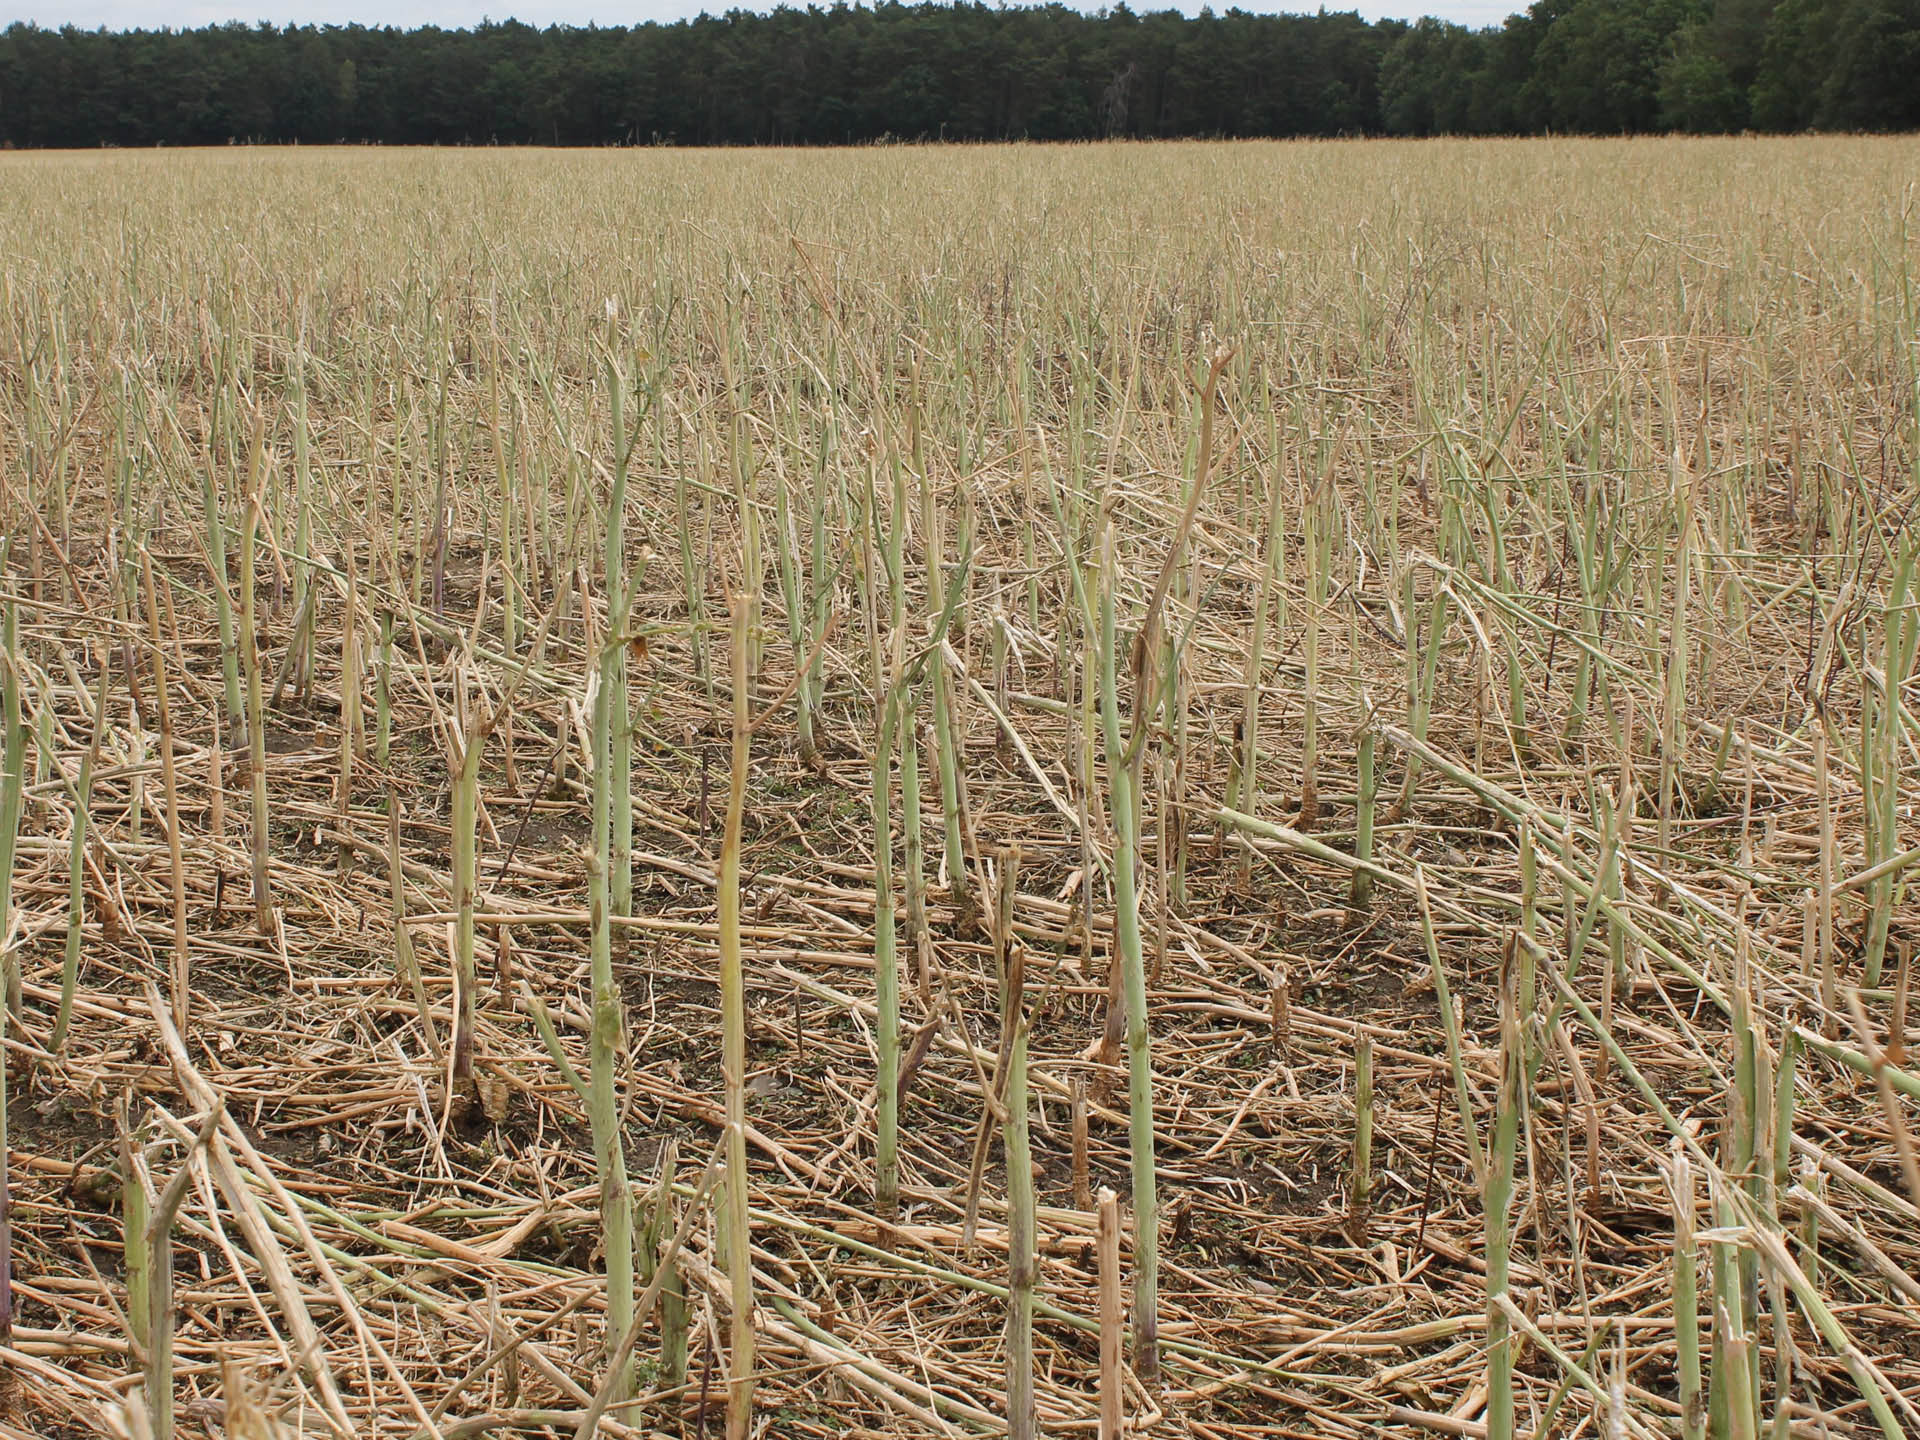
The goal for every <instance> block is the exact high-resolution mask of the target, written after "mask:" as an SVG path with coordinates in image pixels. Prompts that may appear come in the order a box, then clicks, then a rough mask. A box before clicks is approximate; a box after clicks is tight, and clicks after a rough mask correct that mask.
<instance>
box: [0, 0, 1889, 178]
mask: <svg viewBox="0 0 1920 1440" xmlns="http://www.w3.org/2000/svg"><path fill="white" fill-rule="evenodd" d="M1916 75H1920V0H1779V3H1777V4H1775V3H1770V0H1536V3H1535V4H1533V5H1532V6H1530V7H1529V8H1528V9H1527V10H1526V11H1525V12H1524V13H1522V14H1517V15H1513V16H1510V17H1509V18H1508V19H1507V20H1506V22H1505V23H1504V24H1502V25H1499V26H1494V27H1489V28H1486V29H1478V30H1475V29H1468V28H1465V27H1463V26H1459V25H1454V24H1450V23H1447V22H1445V21H1440V20H1434V19H1423V20H1420V21H1417V22H1414V23H1408V22H1405V21H1400V20H1382V21H1379V22H1373V23H1370V22H1368V21H1366V20H1363V19H1362V18H1361V17H1360V16H1359V15H1358V14H1354V13H1332V12H1328V11H1325V10H1322V11H1320V12H1319V13H1317V14H1313V15H1265V14H1252V13H1249V12H1246V11H1242V10H1228V11H1226V12H1224V13H1219V14H1216V13H1213V12H1212V11H1203V12H1202V13H1201V14H1199V15H1197V16H1194V17H1186V16H1183V15H1181V14H1180V13H1179V12H1177V11H1162V12H1156V13H1136V12H1135V11H1133V10H1130V9H1128V8H1127V7H1126V6H1124V5H1121V6H1116V7H1115V8H1113V9H1110V10H1105V11H1101V12H1100V13H1098V14H1092V15H1089V14H1085V13H1083V12H1080V11H1077V10H1072V9H1069V8H1067V7H1066V6H1063V5H1044V6H1033V7H1024V6H1022V7H1004V6H1003V7H989V6H986V5H981V4H945V5H943V4H922V5H900V4H891V3H887V4H880V5H875V6H871V7H868V6H850V5H844V4H839V5H834V6H833V7H831V8H827V9H822V8H819V7H814V6H809V7H808V8H806V9H804V10H797V9H791V8H786V7H782V8H779V9H776V10H773V11H771V12H769V13H765V14H760V13H754V12H750V11H742V10H734V11H729V12H727V13H726V14H723V15H701V16H700V17H699V18H697V19H693V20H686V21H680V22H676V23H673V24H645V25H637V26H633V27H631V28H622V27H611V28H601V27H594V26H589V27H585V28H579V27H570V26H552V27H548V28H546V29H539V28H535V27H533V26H529V25H524V24H520V23H518V22H514V21H508V22H506V23H501V24H493V23H488V24H482V25H480V26H478V27H476V28H474V29H471V30H442V29H437V28H433V27H427V28H423V29H417V30H400V29H395V28H391V27H383V28H372V27H365V26H359V25H349V26H324V27H314V26H286V27H284V28H283V27H276V26H274V25H270V24H260V25H255V26H247V25H241V24H230V25H219V26H210V27H207V28H204V29H197V30H140V31H128V32H112V31H107V30H80V29H75V28H71V27H69V28H65V29H60V30H49V29H44V28H41V27H38V26H34V25H28V24H15V25H12V26H10V27H9V28H7V29H6V30H5V31H0V145H7V146H15V147H51V146H72V147H82V146H87V147H91V146H99V145H121V146H127V145H213V144H227V143H236V142H263V143H290V142H299V143H303V144H320V143H331V142H340V141H345V142H376V143H385V144H494V143H498V144H529V143H531V144H551V145H606V144H686V145H748V144H779V145H819V144H848V143H862V142H872V141H878V140H885V139H894V140H922V139H926V140H932V139H945V140H1006V139H1022V138H1024V139H1033V140H1082V139H1096V138H1103V137H1132V138H1165V137H1178V136H1334V135H1369V134H1372V135H1433V134H1484V135H1528V134H1543V133H1548V132H1554V133H1584V134H1608V135H1617V134H1631V133H1642V132H1658V131H1676V130H1678V131H1694V132H1729V131H1737V130H1744V129H1755V130H1770V131H1794V130H1806V129H1845V130H1908V129H1916V128H1920V81H1917V80H1916V79H1915V77H1916Z"/></svg>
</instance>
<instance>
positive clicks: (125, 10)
mask: <svg viewBox="0 0 1920 1440" xmlns="http://www.w3.org/2000/svg"><path fill="white" fill-rule="evenodd" d="M730 3H741V4H743V5H744V6H745V8H750V9H757V10H764V9H767V8H768V7H769V5H770V4H771V0H706V3H705V4H702V3H701V0H379V3H372V0H0V28H4V26H5V25H6V24H8V23H10V22H12V21H15V20H31V21H33V22H35V23H36V24H39V25H46V26H60V25H79V26H83V27H85V28H88V29H91V28H93V27H95V26H98V25H104V26H106V27H107V28H109V29H112V30H130V29H135V28H141V29H154V28H157V27H159V26H170V27H173V28H175V29H183V28H192V27H194V26H199V25H214V24H219V23H221V22H223V21H227V20H245V21H249V22H251V21H255V20H271V21H273V22H274V23H275V24H281V25H284V24H288V23H290V22H297V23H299V24H303V25H329V24H331V25H348V24H353V23H355V22H358V23H359V24H362V25H400V26H405V27H412V26H415V25H441V26H446V27H449V28H452V27H455V26H468V25H472V24H475V23H476V22H478V21H479V20H481V19H483V18H485V17H487V16H488V15H491V16H492V17H493V18H494V19H496V20H504V19H507V18H508V17H512V18H515V19H519V20H524V21H526V22H527V23H528V24H529V25H552V24H564V25H585V24H587V23H588V22H590V21H591V22H593V23H596V24H600V25H632V24H637V23H639V22H641V21H645V20H679V19H683V18H686V17H688V16H692V15H697V14H699V13H700V12H701V11H702V10H703V9H704V10H708V11H712V12H715V13H718V12H720V11H723V10H725V9H727V8H728V6H729V4H730ZM794 3H804V0H794ZM1165 3H1166V0H1133V4H1134V8H1135V9H1137V10H1157V9H1161V8H1164V5H1165ZM1229 3H1231V0H1218V5H1217V8H1220V9H1225V8H1226V7H1227V4H1229ZM1242 3H1243V4H1246V6H1247V8H1248V9H1260V10H1265V9H1281V10H1301V11H1310V10H1313V9H1316V8H1318V5H1319V0H1266V3H1257V0H1242ZM1524 5H1525V0H1517V3H1505V0H1425V3H1419V0H1415V3H1410V4H1396V3H1393V0H1387V3H1378V0H1328V3H1327V8H1328V9H1330V10H1332V9H1340V10H1352V9H1358V10H1359V11H1360V13H1361V14H1362V15H1365V16H1366V17H1367V18H1368V19H1370V20H1377V19H1379V18H1380V17H1382V16H1384V15H1393V16H1400V17H1412V16H1415V15H1438V16H1440V17H1442V18H1443V19H1447V20H1456V21H1459V22H1460V23H1461V24H1463V25H1496V24H1498V23H1499V22H1500V21H1501V20H1503V19H1505V18H1506V16H1507V15H1508V14H1509V13H1510V12H1511V11H1514V10H1517V9H1521V8H1524ZM1179 8H1181V9H1182V10H1185V11H1187V12H1188V13H1189V14H1191V13H1193V12H1194V11H1195V10H1196V9H1198V8H1199V6H1198V4H1197V3H1193V0H1188V3H1183V4H1180V7H1179Z"/></svg>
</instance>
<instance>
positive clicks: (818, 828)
mask: <svg viewBox="0 0 1920 1440" xmlns="http://www.w3.org/2000/svg"><path fill="white" fill-rule="evenodd" d="M1917 169H1920V147H1916V144H1915V143H1914V142H1913V141H1910V140H1899V139H1893V140H1850V139H1819V140H1815V139H1808V140H1784V141H1751V140H1738V141H1735V140H1728V141H1635V142H1512V143H1507V142H1474V143H1453V142H1434V143H1419V144H1384V143H1356V144H1235V145H1175V146H1164V147H1144V146H1122V147H1085V148H1065V149H1041V148H1032V149H1024V148H1017V149H1005V148H980V149H922V148H912V149H876V150H869V151H861V152H852V151H849V152H823V153H810V154H809V153H791V152H787V153H781V152H725V153H674V152H631V151H629V152H600V153H589V152H560V153H539V152H511V151H491V152H489V151H479V150H474V151H435V152H411V153H410V152H384V151H356V150H342V151H332V152H322V151H304V152H302V151H247V150H235V151H228V152H204V153H139V154H134V153H125V154H115V153H101V154H88V155H59V156H55V155H40V156H26V155H9V156H5V157H0V267H3V269H0V477H3V478H4V490H3V491H0V507H3V509H4V532H5V536H6V546H7V548H6V553H5V562H4V577H5V578H4V604H5V614H6V617H7V618H6V622H5V636H4V651H5V655H6V663H5V666H4V667H3V672H0V673H4V676H5V679H6V687H5V690H6V700H5V706H4V709H5V715H4V717H0V719H3V720H4V723H0V731H4V740H5V756H6V764H5V766H4V767H0V769H3V770H4V774H0V789H3V790H4V794H0V847H10V848H0V861H4V860H10V862H11V863H10V866H8V867H0V868H5V869H7V870H9V872H10V874H11V887H10V891H9V892H8V893H7V895H6V897H5V899H4V900H0V915H4V917H5V919H4V927H5V943H6V947H7V949H6V975H7V996H8V999H9V1005H8V1013H7V1032H6V1033H7V1044H6V1066H7V1069H6V1110H5V1116H6V1122H7V1134H6V1142H7V1145H8V1147H9V1151H8V1182H9V1190H10V1201H11V1212H10V1213H11V1222H12V1296H13V1316H12V1329H11V1335H10V1338H8V1339H7V1341H6V1346H7V1348H6V1349H5V1350H4V1351H0V1359H4V1360H5V1361H6V1364H7V1372H6V1375H5V1377H4V1381H5V1383H4V1388H3V1389H0V1402H3V1403H4V1405H5V1415H4V1417H3V1418H0V1424H3V1425H4V1433H5V1434H8V1435H39V1436H57V1435H80V1434H96V1433H112V1434H123V1435H143V1434H153V1433H168V1432H169V1427H171V1429H172V1431H174V1432H177V1433H184V1434H198V1433H210V1434H220V1433H225V1434H229V1435H244V1436H247V1437H249V1440H254V1437H261V1436H268V1435H292V1434H303V1435H323V1434H328V1433H338V1434H356V1435H365V1436H375V1435H388V1436H402V1435H409V1436H410V1435H425V1434H438V1435H441V1436H446V1437H455V1436H471V1435H478V1434H482V1433H496V1434H498V1433H509V1432H513V1431H519V1432H522V1433H532V1434H556V1435H569V1434H574V1433H576V1432H581V1433H586V1432H590V1431H591V1430H592V1429H593V1428H594V1426H595V1425H596V1424H597V1425H598V1426H599V1431H600V1433H602V1434H607V1435H627V1434H648V1435H662V1434H664V1435H684V1436H691V1435H695V1434H708V1433H710V1434H713V1435H715V1436H718V1435H721V1434H723V1433H725V1434H729V1435H732V1436H743V1435H745V1434H747V1433H749V1429H751V1431H752V1433H758V1434H767V1435H772V1436H780V1437H786V1436H795V1437H799V1436H837V1435H850V1434H886V1435H908V1434H966V1433H980V1432H986V1433H995V1432H1005V1431H1007V1430H1008V1429H1009V1428H1011V1429H1012V1431H1013V1433H1014V1434H1016V1435H1025V1434H1033V1433H1049V1434H1080V1433H1086V1434H1094V1433H1118V1430H1117V1429H1107V1428H1103V1427H1112V1426H1116V1425H1118V1424H1124V1425H1126V1426H1127V1427H1129V1428H1131V1429H1136V1430H1139V1431H1147V1430H1151V1431H1152V1432H1153V1433H1160V1434H1168V1435H1191V1436H1196V1437H1219V1440H1225V1437H1253V1436H1266V1435H1289V1436H1291V1435H1301V1436H1306V1435H1335V1436H1354V1435H1366V1434H1375V1433H1381V1432H1382V1431H1383V1430H1384V1432H1385V1433H1391V1434H1413V1433H1432V1434H1439V1435H1456V1436H1481V1435H1491V1436H1493V1437H1496V1440H1506V1437H1508V1436H1511V1435H1514V1434H1523V1435H1537V1436H1546V1435H1566V1436H1572V1435H1581V1434H1584V1435H1597V1436H1607V1437H1614V1436H1655V1435H1685V1436H1691V1435H1695V1434H1699V1433H1703V1431H1704V1432H1705V1433H1711V1434H1713V1435H1715V1436H1727V1437H1735V1440H1757V1437H1758V1436H1760V1435H1762V1434H1765V1435H1794V1436H1801V1435H1805V1436H1819V1435H1834V1436H1845V1435H1877V1434H1886V1435H1889V1436H1898V1435H1901V1434H1914V1433H1920V1410H1916V1403H1917V1402H1920V1364H1917V1363H1916V1357H1917V1352H1916V1335H1917V1334H1920V1321H1916V1318H1915V1316H1916V1311H1915V1307H1914V1304H1913V1301H1914V1299H1915V1298H1920V1279H1917V1278H1916V1276H1920V1244H1917V1243H1916V1238H1915V1237H1916V1222H1920V1209H1916V1208H1915V1207H1916V1206H1917V1205H1920V1168H1917V1167H1916V1164H1915V1161H1914V1159H1913V1142H1912V1140H1911V1138H1910V1129H1911V1122H1910V1119H1909V1117H1908V1113H1907V1112H1908V1111H1909V1110H1910V1109H1911V1106H1912V1104H1913V1101H1914V1100H1915V1099H1916V1098H1920V1068H1916V1069H1912V1070H1909V1069H1907V1068H1904V1067H1905V1066H1906V1064H1907V1057H1906V1053H1905V1043H1906V1041H1907V1038H1908V1035H1909V1034H1910V1031H1909V1030H1908V1029H1907V1028H1906V1013H1905V1012H1906V999H1905V997H1906V973H1907V961H1908V958H1909V955H1910V951H1911V948H1912V943H1913V941H1914V939H1915V938H1916V937H1917V936H1920V923H1916V919H1915V912H1914V909H1913V907H1912V902H1911V900H1910V899H1909V898H1908V892H1907V885H1908V879H1909V876H1910V874H1911V872H1910V871H1909V870H1908V869H1907V868H1906V866H1907V864H1908V862H1910V861H1912V860H1913V859H1915V858H1916V855H1917V853H1920V852H1916V851H1915V848H1914V847H1915V846H1916V845H1920V821H1917V820H1916V818H1915V816H1914V813H1913V805H1914V800H1915V795H1916V783H1917V782H1916V777H1920V756H1917V755H1916V753H1915V744H1916V738H1917V737H1916V733H1915V732H1916V730H1917V729H1920V726H1916V724H1915V706H1916V701H1920V689H1917V688H1916V685H1915V677H1914V651H1915V643H1916V633H1917V632H1920V620H1917V618H1916V608H1915V607H1916V602H1917V601H1920V595H1917V594H1916V585H1915V575H1914V568H1915V555H1916V548H1917V545H1916V540H1915V537H1914V533H1913V530H1912V526H1911V523H1910V522H1911V513H1910V512H1911V510H1912V507H1913V505H1914V503H1915V500H1916V498H1920V481H1917V478H1916V471H1915V464H1916V444H1915V426H1916V393H1915V384H1914V376H1915V367H1916V363H1917V361H1920V354H1917V352H1916V349H1915V321H1916V313H1917V308H1916V307H1917V306H1920V298H1917V297H1916V296H1915V294H1914V293H1913V289H1912V276H1913V273H1914V271H1915V268H1916V263H1917V262H1920V254H1916V249H1915V242H1914V240H1913V237H1912V236H1911V234H1910V233H1909V216H1908V211H1909V208H1910V206H1911V202H1912V190H1911V186H1912V183H1913V177H1914V176H1915V174H1916V170H1917ZM743 761H744V765H743V763H742V762H743ZM16 833H17V840H15V839H12V838H11V837H13V836H14V835H15V834H16ZM876 837H879V838H878V839H877V838H876ZM1356 857H1358V858H1356ZM876 893H883V894H884V895H885V896H886V898H887V903H886V904H885V905H884V906H881V907H878V908H877V907H876V904H875V896H876ZM1142 1011H1144V1019H1145V1021H1146V1025H1145V1027H1144V1028H1139V1027H1130V1026H1129V1024H1128V1023H1127V1021H1128V1017H1129V1016H1133V1017H1134V1018H1136V1019H1137V1018H1139V1015H1140V1012H1142ZM889 1077H890V1078H889ZM730 1079H731V1081H732V1082H733V1083H731V1084H730V1083H729V1080H730ZM883 1081H885V1082H886V1083H883ZM1149 1100H1150V1102H1151V1108H1150V1109H1149V1106H1148V1103H1147V1102H1148V1101H1149ZM1150 1141H1151V1142H1152V1143H1149V1142H1150ZM1149 1156H1151V1157H1152V1163H1151V1164H1149V1163H1148V1159H1149ZM743 1168H744V1171H745V1181H744V1183H741V1182H740V1180H739V1177H740V1174H741V1171H742V1169H743ZM177 1177H180V1178H178V1179H177V1183H176V1178H177ZM1109 1188H1110V1189H1111V1190H1112V1191H1114V1192H1116V1194H1117V1195H1118V1197H1119V1199H1120V1202H1121V1203H1120V1204H1119V1206H1118V1207H1117V1208H1115V1207H1109V1209H1108V1212H1107V1219H1106V1221H1105V1223H1104V1224H1103V1222H1102V1220H1101V1218H1100V1217H1099V1215H1098V1213H1097V1212H1098V1210H1099V1207H1100V1200H1099V1198H1098V1192H1100V1191H1102V1190H1105V1189H1109ZM1149 1193H1150V1194H1151V1195H1152V1196H1153V1197H1154V1199H1153V1202H1152V1203H1151V1204H1147V1203H1143V1201H1144V1200H1145V1197H1146V1196H1147V1195H1148V1194H1149ZM175 1207H177V1208H175ZM743 1232H744V1233H745V1234H747V1235H748V1236H750V1243H747V1244H742V1243H740V1240H739V1237H740V1236H741V1235H742V1234H743ZM627 1236H633V1237H635V1238H634V1239H633V1240H632V1242H631V1243H629V1242H628V1241H627V1240H626V1238H625V1237H627ZM1027 1257H1031V1259H1028V1258H1027ZM662 1261H664V1264H663V1263H662ZM1143 1272H1144V1273H1145V1275H1146V1277H1147V1278H1146V1280H1145V1283H1143V1280H1142V1276H1143ZM1103 1273H1104V1274H1106V1275H1107V1276H1108V1281H1107V1284H1106V1285H1105V1286H1104V1288H1103V1285H1102V1279H1101V1277H1102V1275H1103ZM609 1277H611V1280H610V1278H609ZM636 1297H637V1299H638V1300H639V1302H640V1303H639V1304H638V1305H636ZM1122 1299H1124V1300H1125V1302H1126V1308H1127V1310H1128V1311H1129V1312H1130V1313H1129V1314H1128V1316H1127V1317H1126V1320H1127V1329H1128V1334H1127V1336H1126V1344H1125V1346H1124V1348H1123V1349H1120V1350H1116V1349H1115V1348H1114V1346H1113V1345H1112V1344H1109V1345H1108V1346H1107V1347H1106V1351H1105V1354H1104V1356H1103V1347H1102V1334H1103V1332H1104V1333H1105V1334H1106V1336H1107V1337H1108V1339H1109V1340H1110V1341H1117V1340H1118V1339H1119V1338H1120V1328H1121V1327H1120V1325H1119V1324H1118V1323H1116V1317H1115V1314H1114V1307H1115V1306H1117V1305H1119V1304H1120V1303H1121V1301H1122ZM1103 1306H1104V1307H1105V1309H1104V1314H1105V1319H1104V1321H1103ZM1150 1319H1153V1320H1157V1323H1149V1322H1150ZM622 1332H626V1333H627V1334H628V1336H629V1338H630V1339H631V1344H630V1345H629V1346H627V1347H625V1348H624V1349H621V1350H620V1353H619V1354H618V1355H616V1356H615V1357H614V1358H613V1360H612V1361H610V1360H609V1357H608V1354H607V1351H608V1349H609V1348H610V1347H615V1346H617V1342H618V1341H619V1340H620V1339H621V1335H622ZM1156 1362H1157V1363H1156ZM743 1367H744V1368H743ZM156 1377H164V1383H160V1384H156V1383H155V1379H156ZM749 1380H751V1383H750V1384H749ZM1103 1395H1104V1396H1105V1397H1106V1403H1107V1404H1108V1405H1109V1407H1110V1410H1109V1413H1107V1414H1105V1415H1104V1416H1103V1414H1102V1403H1103ZM602 1411H604V1414H603V1415H602V1414H601V1412H602ZM596 1415H600V1418H598V1419H596V1418H595V1416H596Z"/></svg>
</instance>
